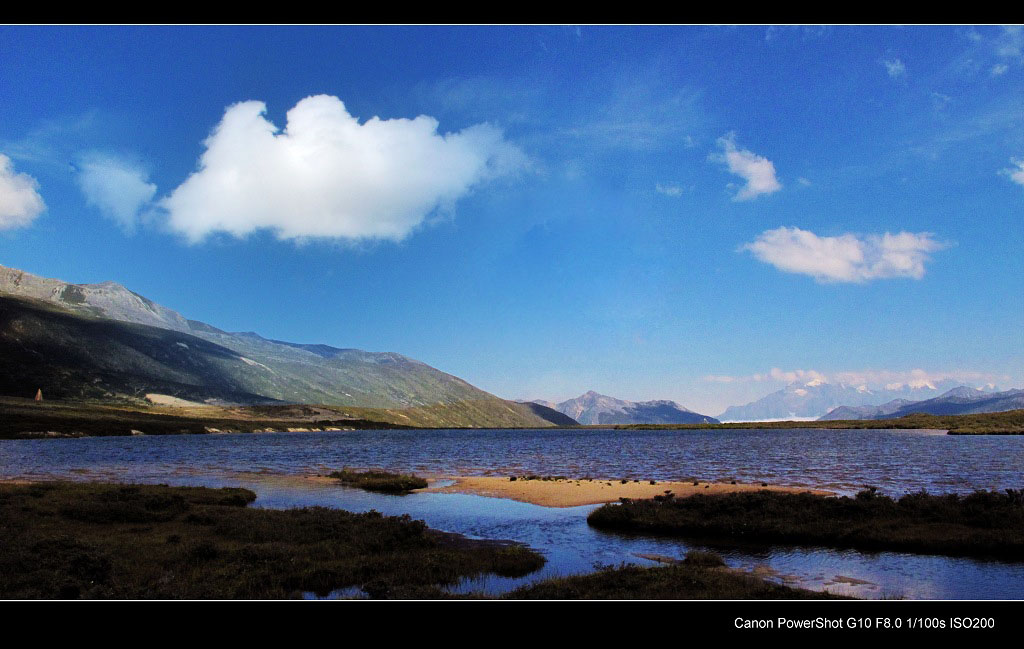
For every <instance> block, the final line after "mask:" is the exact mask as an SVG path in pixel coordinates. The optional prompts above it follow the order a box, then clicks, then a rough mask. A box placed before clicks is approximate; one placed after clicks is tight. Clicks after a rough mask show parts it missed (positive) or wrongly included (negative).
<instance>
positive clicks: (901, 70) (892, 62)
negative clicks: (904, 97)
mask: <svg viewBox="0 0 1024 649" xmlns="http://www.w3.org/2000/svg"><path fill="white" fill-rule="evenodd" d="M882 65H884V66H885V71H886V72H888V73H889V76H890V77H891V78H893V79H897V78H899V77H902V76H903V75H904V74H906V73H907V66H905V65H903V61H901V60H899V59H896V58H893V59H883V60H882Z"/></svg>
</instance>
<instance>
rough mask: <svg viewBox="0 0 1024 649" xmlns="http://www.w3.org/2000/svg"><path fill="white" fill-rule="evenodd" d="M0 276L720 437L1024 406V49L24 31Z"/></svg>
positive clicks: (850, 32) (9, 43)
mask: <svg viewBox="0 0 1024 649" xmlns="http://www.w3.org/2000/svg"><path fill="white" fill-rule="evenodd" d="M0 156H3V157H2V158H0V264H3V265H7V266H13V267H16V268H21V269H24V270H27V271H29V272H33V273H36V274H39V275H44V276H49V277H58V278H61V279H64V280H67V281H73V282H79V283H85V282H98V281H104V280H108V279H110V280H115V281H117V282H120V283H122V284H124V285H126V286H128V287H129V288H131V289H132V290H134V291H136V292H138V293H141V294H143V295H146V296H147V297H150V298H151V299H154V300H156V301H157V302H160V303H162V304H164V305H166V306H169V307H171V308H173V309H176V310H178V311H180V312H182V313H183V314H185V315H186V316H188V317H190V318H194V319H199V320H203V321H205V322H209V323H210V324H213V325H215V326H218V327H221V328H224V329H228V330H233V331H235V330H245V331H248V330H255V331H257V332H258V333H260V334H262V335H264V336H267V337H271V338H278V339H285V340H290V341H297V342H322V343H328V344H332V345H336V346H341V347H358V348H362V349H368V350H375V351H385V350H386V351H397V352H400V353H403V354H406V355H409V356H412V357H414V358H417V359H420V360H423V361H425V362H427V363H429V364H431V365H434V366H435V367H438V368H440V369H443V370H445V371H447V372H451V373H453V374H456V375H458V376H461V377H463V378H465V379H466V380H468V381H470V382H471V383H473V384H475V385H477V386H479V387H481V388H484V389H486V390H489V391H491V392H494V393H496V394H498V395H500V396H503V397H507V398H546V399H552V400H561V399H565V398H569V397H573V396H576V395H578V394H580V393H582V392H584V391H586V390H590V389H593V390H597V391H599V392H602V393H606V394H611V395H614V396H618V397H621V398H627V399H636V400H640V399H654V398H664V399H674V400H676V401H679V402H680V403H682V404H683V405H685V406H687V407H690V408H693V409H696V410H699V411H702V412H706V413H708V414H717V413H718V412H721V411H722V410H723V409H724V408H725V407H726V406H728V405H731V404H736V403H743V402H746V401H749V400H751V399H754V398H757V397H759V396H762V395H763V394H766V393H767V392H770V391H772V390H774V389H777V388H779V387H781V386H782V385H785V383H786V382H787V381H789V380H792V379H794V378H803V377H805V376H818V375H821V376H824V377H826V378H827V379H829V380H845V381H847V382H863V383H868V384H870V385H883V384H887V383H898V382H908V381H911V380H930V379H936V380H937V379H942V378H954V379H957V380H962V381H965V382H973V383H983V382H994V383H996V384H998V385H1000V386H1001V387H1017V386H1020V385H1021V384H1022V383H1024V344H1022V343H1024V335H1022V331H1024V256H1022V254H1021V252H1022V250H1024V33H1022V32H1021V30H1020V29H1017V28H1003V27H998V26H982V27H904V28H897V27H867V28H856V27H831V28H819V27H736V28H730V27H660V28H657V27H628V28H614V27H592V26H582V27H461V28H445V27H393V28H392V27H377V28H372V27H359V28H345V27H330V28H308V27H248V28H244V27H240V28H235V27H207V28H194V27H178V28H164V27H125V28H119V27H90V28H75V27H68V28H58V27H0Z"/></svg>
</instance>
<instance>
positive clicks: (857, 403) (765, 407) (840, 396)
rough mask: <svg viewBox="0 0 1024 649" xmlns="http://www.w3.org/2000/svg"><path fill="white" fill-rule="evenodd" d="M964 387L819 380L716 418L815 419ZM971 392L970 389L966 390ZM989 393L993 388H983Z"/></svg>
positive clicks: (792, 385)
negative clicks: (871, 385)
mask: <svg viewBox="0 0 1024 649" xmlns="http://www.w3.org/2000/svg"><path fill="white" fill-rule="evenodd" d="M956 387H966V386H962V385H961V384H960V383H958V382H956V381H952V380H945V381H937V382H934V383H929V382H921V383H915V384H913V385H909V384H903V383H899V384H889V385H887V386H885V387H883V388H869V387H868V386H867V385H847V384H845V383H829V382H827V381H822V380H820V379H815V380H813V381H808V382H806V383H801V382H799V381H798V382H794V383H790V384H789V385H787V386H786V387H784V388H782V389H781V390H777V391H775V392H772V393H771V394H769V395H767V396H764V397H762V398H760V399H758V400H757V401H753V402H751V403H748V404H746V405H743V406H730V407H729V408H726V410H725V412H723V413H722V414H720V415H718V419H721V420H722V421H764V420H773V419H774V420H780V419H817V418H819V417H822V416H824V415H825V414H827V413H830V412H831V411H833V410H834V409H836V408H838V407H840V406H847V407H850V408H857V407H862V406H879V405H881V404H885V403H888V402H890V401H894V400H897V399H905V400H907V401H908V402H910V401H923V400H927V399H932V398H935V397H937V396H939V395H941V394H943V393H944V392H946V391H948V390H950V389H952V388H956ZM968 389H970V390H973V389H974V388H968ZM984 389H985V390H987V391H991V390H993V389H995V388H994V386H988V387H986V388H984Z"/></svg>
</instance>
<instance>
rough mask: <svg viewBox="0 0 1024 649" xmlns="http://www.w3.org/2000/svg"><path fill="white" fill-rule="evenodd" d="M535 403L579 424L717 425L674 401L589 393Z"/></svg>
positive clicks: (708, 418) (715, 422) (715, 421)
mask: <svg viewBox="0 0 1024 649" xmlns="http://www.w3.org/2000/svg"><path fill="white" fill-rule="evenodd" d="M530 403H535V404H538V405H541V406H546V407H548V408H551V409H553V410H557V411H558V412H560V413H562V414H564V415H566V416H568V417H571V418H573V419H575V420H576V421H578V422H579V423H581V424H586V425H596V424H609V425H610V424H717V423H719V422H718V420H717V419H714V418H712V417H708V416H707V415H702V414H700V413H696V412H694V411H692V410H690V409H688V408H684V407H683V406H681V405H679V404H678V403H676V402H675V401H624V400H622V399H616V398H614V397H609V396H605V395H603V394H598V393H597V392H594V391H590V392H587V393H585V394H582V395H580V396H578V397H576V398H575V399H569V400H567V401H562V402H561V403H552V402H550V401H542V400H536V401H532V402H530Z"/></svg>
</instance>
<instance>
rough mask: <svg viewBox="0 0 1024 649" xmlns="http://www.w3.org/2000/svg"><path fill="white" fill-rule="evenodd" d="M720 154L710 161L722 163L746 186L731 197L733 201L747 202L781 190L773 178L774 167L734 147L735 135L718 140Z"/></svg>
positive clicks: (770, 162)
mask: <svg viewBox="0 0 1024 649" xmlns="http://www.w3.org/2000/svg"><path fill="white" fill-rule="evenodd" d="M718 146H719V147H721V148H722V153H721V154H712V155H711V159H712V160H715V161H718V162H724V163H725V164H726V165H727V166H728V167H729V172H730V173H733V174H735V175H737V176H739V177H740V178H742V179H743V180H745V181H746V184H745V185H744V186H743V187H742V188H740V191H739V192H737V194H736V195H735V196H733V200H735V201H749V200H751V199H754V198H757V197H758V196H760V195H761V194H771V193H772V192H777V191H779V190H780V189H782V184H781V183H779V180H778V178H776V177H775V165H774V164H772V161H771V160H769V159H767V158H764V157H762V156H759V155H757V154H755V153H752V152H750V151H748V150H746V149H740V148H738V147H737V146H736V134H735V133H729V134H728V135H726V136H724V137H720V138H718Z"/></svg>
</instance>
